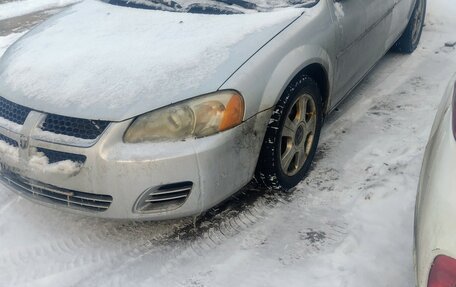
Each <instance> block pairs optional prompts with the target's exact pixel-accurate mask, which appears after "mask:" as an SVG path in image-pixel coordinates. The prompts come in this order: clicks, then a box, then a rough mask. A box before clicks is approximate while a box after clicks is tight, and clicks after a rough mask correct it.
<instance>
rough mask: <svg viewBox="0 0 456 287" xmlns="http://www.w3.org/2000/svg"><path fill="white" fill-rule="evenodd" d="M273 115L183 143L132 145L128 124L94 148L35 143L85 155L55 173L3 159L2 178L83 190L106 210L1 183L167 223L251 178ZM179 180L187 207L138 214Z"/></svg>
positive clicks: (102, 213)
mask: <svg viewBox="0 0 456 287" xmlns="http://www.w3.org/2000/svg"><path fill="white" fill-rule="evenodd" d="M270 115H271V111H270V110H268V111H265V112H261V113H259V114H257V115H256V116H254V117H252V118H250V119H248V120H247V121H245V122H244V123H243V124H241V125H240V126H238V127H236V128H233V129H231V130H228V131H225V132H222V133H219V134H216V135H213V136H209V137H205V138H200V139H189V140H186V141H181V142H168V143H143V144H126V143H124V142H123V141H122V136H123V133H124V131H125V130H126V128H127V127H128V126H129V124H130V121H126V122H121V123H112V124H111V125H110V126H109V127H108V129H107V130H106V131H105V133H104V134H103V135H102V137H101V138H100V139H99V140H98V141H97V142H96V143H95V144H94V145H93V146H91V147H85V148H83V147H75V146H69V145H62V144H55V143H50V142H44V141H40V140H34V139H30V142H29V146H30V148H36V147H38V148H44V149H47V150H55V151H59V152H65V153H71V154H78V155H83V156H85V157H86V160H85V162H84V164H83V165H82V166H80V167H79V168H78V169H77V170H71V172H68V170H67V169H65V166H63V167H62V168H60V169H59V168H53V169H49V168H42V167H40V166H37V165H31V164H30V162H26V161H24V160H21V159H20V157H19V159H17V158H14V157H10V156H6V155H4V156H2V157H1V158H0V162H1V166H2V168H3V171H4V172H3V174H7V173H8V172H12V173H14V174H16V175H17V176H19V177H23V178H26V179H27V181H28V183H27V184H31V185H32V186H33V185H39V187H42V186H43V185H45V187H46V188H50V189H54V190H56V192H63V195H59V196H63V197H65V196H68V197H69V194H71V195H75V196H77V195H78V194H80V193H82V195H83V196H82V197H85V194H91V195H94V196H96V197H100V198H103V199H106V198H107V199H109V197H112V202H111V203H109V207H108V208H106V209H104V210H92V211H90V210H87V209H81V208H78V207H77V206H76V207H75V206H73V205H71V204H67V205H65V204H57V203H53V201H52V199H51V200H49V198H47V199H44V198H43V197H42V196H36V195H34V194H33V192H32V193H28V194H27V193H24V188H23V186H22V187H15V186H14V184H11V181H10V180H9V179H8V177H6V178H5V177H3V181H4V182H3V183H4V184H5V185H6V186H7V187H9V188H10V189H12V190H14V191H16V192H19V194H21V195H24V194H27V196H26V197H27V198H29V199H32V200H34V201H36V202H38V203H41V204H44V205H47V206H52V207H56V208H63V209H66V210H68V211H72V212H76V213H80V214H86V215H93V216H97V217H103V218H113V219H132V220H162V219H170V218H178V217H185V216H190V215H195V214H199V213H201V212H202V211H204V210H207V209H208V208H210V207H213V206H214V205H216V204H218V203H220V202H221V201H223V200H224V199H226V198H227V197H229V196H230V195H232V194H233V193H235V192H236V191H237V190H239V189H240V188H241V187H243V186H244V185H245V184H247V183H248V182H249V181H250V180H251V178H252V176H253V173H254V171H255V167H256V163H257V160H258V155H259V152H260V149H261V145H262V141H263V136H264V133H265V129H266V127H267V123H268V120H269V118H270ZM0 132H1V130H0ZM18 149H19V151H18V153H20V152H21V151H20V148H18ZM5 181H6V182H5ZM8 182H9V184H8ZM181 182H191V183H192V184H193V185H192V188H191V192H190V193H189V195H188V197H187V198H186V200H185V202H184V203H183V204H182V205H180V206H178V207H176V206H173V207H170V208H166V207H164V208H163V207H162V208H159V209H157V210H153V211H150V212H147V213H144V212H137V211H136V210H135V208H134V206H135V203H136V201H137V200H138V198H139V197H140V196H141V195H142V194H143V193H144V192H145V191H147V190H151V189H157V188H159V187H160V186H163V185H169V184H174V183H181ZM27 187H29V185H27ZM72 191H75V192H76V193H71V192H72ZM66 192H68V193H66ZM79 197H81V196H79ZM162 206H163V205H162Z"/></svg>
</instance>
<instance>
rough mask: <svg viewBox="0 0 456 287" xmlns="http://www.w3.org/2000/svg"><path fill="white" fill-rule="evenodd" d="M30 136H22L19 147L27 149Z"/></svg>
mask: <svg viewBox="0 0 456 287" xmlns="http://www.w3.org/2000/svg"><path fill="white" fill-rule="evenodd" d="M28 142H29V140H28V137H26V136H21V138H20V139H19V147H20V148H21V149H26V148H27V147H28Z"/></svg>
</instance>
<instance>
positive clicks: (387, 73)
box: [0, 0, 456, 287]
mask: <svg viewBox="0 0 456 287" xmlns="http://www.w3.org/2000/svg"><path fill="white" fill-rule="evenodd" d="M40 1H41V2H43V3H45V2H49V3H60V1H45V0H40ZM40 1H38V0H33V2H32V1H31V0H24V1H22V2H24V3H39V2H40ZM18 3H19V2H18ZM449 3H451V5H449ZM453 4H454V3H453V2H451V1H450V0H431V1H429V13H428V18H427V20H426V27H425V30H424V34H423V38H422V44H421V45H420V47H419V49H418V50H417V51H416V52H415V53H414V54H413V55H411V56H407V55H398V54H388V55H387V56H386V57H385V58H384V59H383V60H382V61H381V62H380V63H379V64H378V65H377V67H376V68H375V69H374V70H373V71H372V72H371V73H370V74H369V76H368V77H367V78H366V79H365V80H364V81H363V82H362V83H361V85H360V86H359V87H358V88H357V89H356V90H355V91H354V92H353V94H352V95H351V96H350V97H349V98H348V99H347V100H346V101H345V102H344V103H343V104H342V105H341V106H340V107H339V109H338V111H336V112H335V113H333V114H332V115H331V116H330V117H329V119H328V122H327V123H326V127H325V129H324V131H323V136H322V141H321V144H320V150H319V152H318V155H317V159H316V162H315V165H314V168H313V170H312V172H311V173H310V174H309V176H308V178H307V179H306V180H305V181H304V182H302V183H301V184H300V185H299V186H298V188H297V190H296V191H295V192H294V193H293V194H291V195H281V194H274V193H264V192H262V191H255V190H249V189H246V190H245V191H244V192H243V193H242V194H240V195H238V196H236V197H235V198H233V199H232V200H230V201H229V202H228V203H227V204H226V205H225V206H223V207H221V208H220V210H218V211H214V212H212V213H211V214H209V215H207V216H206V217H204V218H201V219H199V220H198V221H196V222H195V223H193V222H192V221H191V220H189V219H186V220H179V221H172V222H161V223H120V222H112V221H105V220H97V219H92V218H85V217H79V216H74V215H70V214H67V213H64V212H59V211H55V210H52V209H48V208H45V207H41V206H38V205H35V204H32V203H30V202H28V201H27V200H23V199H21V198H19V197H17V196H16V195H15V194H13V193H11V192H9V191H7V190H6V189H4V188H0V286H312V287H318V286H328V287H329V286H331V287H335V286H349V287H366V286H369V287H380V286H385V287H386V286H403V287H412V286H414V274H413V263H412V229H413V209H414V200H415V192H416V186H417V181H418V176H419V170H420V165H421V160H422V155H423V152H424V148H425V144H426V141H427V137H428V133H429V131H430V128H431V124H432V121H433V118H434V114H435V111H436V107H437V105H438V103H439V101H440V98H441V96H442V94H443V91H444V89H445V87H446V85H447V84H448V83H447V82H448V80H449V78H450V77H451V75H452V74H453V73H455V72H456V48H449V47H444V43H445V42H447V41H456V29H455V27H456V18H454V15H455V13H456V5H453ZM5 5H8V4H0V11H6V10H3V7H4V6H5ZM34 5H37V6H39V5H38V4H34ZM16 7H21V6H16ZM27 7H28V6H27ZM41 7H44V6H41ZM49 7H50V6H49ZM27 9H28V8H27ZM38 10H41V8H40V9H35V10H33V11H38ZM29 11H30V10H27V12H29ZM17 14H22V13H20V12H16V14H11V15H9V16H8V17H12V16H17ZM0 15H2V14H1V13H0ZM3 15H5V14H3ZM0 17H1V16H0ZM31 17H32V16H31ZM38 19H42V17H38ZM6 21H9V22H8V23H13V22H14V23H21V22H15V21H14V19H9V20H6ZM6 21H0V27H5V26H4V25H5V22H6ZM37 21H38V20H37ZM20 25H21V24H19V26H20ZM13 26H15V25H13V24H11V26H10V27H11V28H10V31H18V30H14V29H16V28H17V29H19V28H20V27H16V28H14V27H13ZM16 26H17V25H16ZM0 29H1V28H0ZM22 32H24V31H21V32H19V34H18V33H10V34H8V33H6V32H5V35H3V37H0V54H1V53H3V51H4V49H6V47H7V46H8V45H9V44H11V43H12V42H13V41H14V40H15V39H17V37H18V36H20V33H22Z"/></svg>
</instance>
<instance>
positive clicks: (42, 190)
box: [0, 170, 112, 212]
mask: <svg viewBox="0 0 456 287" xmlns="http://www.w3.org/2000/svg"><path fill="white" fill-rule="evenodd" d="M0 179H1V181H2V182H3V183H5V184H6V185H7V186H9V187H10V188H11V189H12V190H14V191H17V192H19V193H20V194H22V195H24V196H26V197H29V198H32V199H36V200H40V201H44V202H48V203H52V204H57V205H61V206H66V207H69V208H73V209H79V210H84V211H93V212H102V211H105V210H107V209H108V208H109V206H110V205H111V203H112V196H110V195H101V194H93V193H86V192H79V191H74V190H69V189H64V188H60V187H56V186H52V185H49V184H44V183H41V182H37V181H34V180H30V179H27V178H25V177H22V176H20V175H18V174H16V173H13V172H10V171H7V170H2V171H1V172H0Z"/></svg>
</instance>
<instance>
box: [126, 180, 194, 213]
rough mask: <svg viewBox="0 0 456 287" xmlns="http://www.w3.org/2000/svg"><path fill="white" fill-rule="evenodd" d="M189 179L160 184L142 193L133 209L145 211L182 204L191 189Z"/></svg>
mask: <svg viewBox="0 0 456 287" xmlns="http://www.w3.org/2000/svg"><path fill="white" fill-rule="evenodd" d="M192 187H193V183H192V182H190V181H186V182H179V183H172V184H167V185H162V186H160V187H158V188H157V187H156V188H151V189H149V190H147V191H146V192H144V193H143V195H142V196H141V197H140V198H139V199H138V201H137V203H136V205H135V211H137V212H140V213H147V212H153V211H159V210H160V211H163V210H172V209H176V208H178V207H180V206H182V205H183V204H184V202H185V201H186V200H187V198H188V196H189V195H190V192H191V190H192Z"/></svg>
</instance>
